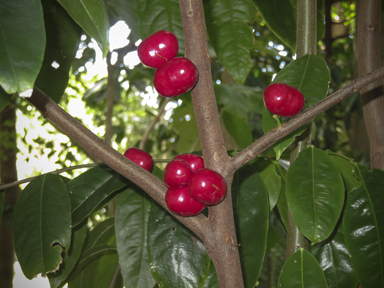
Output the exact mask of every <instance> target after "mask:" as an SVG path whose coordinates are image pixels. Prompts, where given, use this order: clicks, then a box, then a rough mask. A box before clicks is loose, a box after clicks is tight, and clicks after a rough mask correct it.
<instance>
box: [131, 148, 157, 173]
mask: <svg viewBox="0 0 384 288" xmlns="http://www.w3.org/2000/svg"><path fill="white" fill-rule="evenodd" d="M124 156H125V157H127V158H128V159H129V160H131V161H133V162H134V163H136V164H137V165H139V166H141V167H142V168H144V169H145V170H147V171H151V169H152V166H153V159H152V156H151V154H149V153H148V152H145V151H144V150H141V149H139V148H136V147H132V148H129V149H128V150H126V151H125V152H124Z"/></svg>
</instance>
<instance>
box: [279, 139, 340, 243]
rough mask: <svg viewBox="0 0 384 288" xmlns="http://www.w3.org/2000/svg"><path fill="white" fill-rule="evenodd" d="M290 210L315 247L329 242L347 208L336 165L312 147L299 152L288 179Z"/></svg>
mask: <svg viewBox="0 0 384 288" xmlns="http://www.w3.org/2000/svg"><path fill="white" fill-rule="evenodd" d="M285 181H286V182H285V195H286V198H287V202H288V208H289V211H290V212H291V214H292V218H293V220H294V221H295V224H296V225H297V226H298V227H299V229H300V231H301V233H303V235H304V236H305V237H307V238H308V239H309V240H310V241H311V242H312V244H316V243H318V242H320V241H322V240H325V239H327V238H328V237H329V236H330V235H331V233H332V231H333V230H334V228H335V226H336V223H337V221H338V219H339V217H340V213H341V210H342V208H343V205H344V193H345V188H344V183H343V179H342V177H341V173H340V170H339V168H338V167H337V165H336V164H335V162H334V161H333V160H332V158H330V156H328V155H327V153H326V152H324V151H322V150H320V149H318V148H315V147H313V146H310V147H308V148H307V149H305V150H303V151H302V152H300V154H299V156H298V157H297V159H296V160H295V162H293V163H291V166H290V167H289V170H288V172H287V176H286V178H285Z"/></svg>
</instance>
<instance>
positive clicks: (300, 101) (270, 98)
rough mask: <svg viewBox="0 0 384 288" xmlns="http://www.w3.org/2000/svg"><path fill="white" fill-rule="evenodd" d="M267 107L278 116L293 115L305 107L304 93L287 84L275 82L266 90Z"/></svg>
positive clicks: (265, 101) (265, 100)
mask: <svg viewBox="0 0 384 288" xmlns="http://www.w3.org/2000/svg"><path fill="white" fill-rule="evenodd" d="M264 103H265V107H267V109H268V110H269V111H270V112H271V113H273V114H276V115H278V116H282V117H293V116H295V115H296V114H297V113H299V112H300V111H301V109H303V107H304V104H305V99H304V96H303V94H302V93H301V92H300V91H299V90H298V89H296V88H295V87H292V86H290V85H287V84H283V83H273V84H271V85H269V86H268V87H267V88H266V89H265V90H264Z"/></svg>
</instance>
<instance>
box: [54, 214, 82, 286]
mask: <svg viewBox="0 0 384 288" xmlns="http://www.w3.org/2000/svg"><path fill="white" fill-rule="evenodd" d="M87 232H88V227H87V221H83V222H82V224H81V225H78V226H77V227H75V228H74V229H73V231H72V241H71V247H70V248H69V250H68V251H65V252H64V253H63V264H62V265H60V269H59V270H58V271H56V272H54V273H49V274H48V279H49V284H50V287H51V288H57V287H60V288H61V287H63V286H64V285H65V283H66V280H67V278H68V276H69V274H70V273H71V272H72V270H73V268H74V267H75V265H76V263H77V260H79V258H80V255H81V250H82V249H83V244H84V240H85V237H86V236H87Z"/></svg>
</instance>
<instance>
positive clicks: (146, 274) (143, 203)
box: [115, 189, 156, 288]
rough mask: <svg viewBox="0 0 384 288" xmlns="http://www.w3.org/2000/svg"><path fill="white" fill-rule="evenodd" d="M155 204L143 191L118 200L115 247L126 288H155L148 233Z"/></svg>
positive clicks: (139, 190)
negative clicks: (149, 256) (150, 262)
mask: <svg viewBox="0 0 384 288" xmlns="http://www.w3.org/2000/svg"><path fill="white" fill-rule="evenodd" d="M151 203H152V201H151V199H150V198H149V197H148V194H146V193H145V192H143V191H142V190H141V189H126V190H125V191H124V192H122V193H121V194H119V195H118V196H117V197H116V217H115V227H116V244H117V251H118V253H119V259H120V261H119V262H120V267H121V273H122V275H123V279H124V285H125V287H132V288H134V287H137V288H146V287H148V288H152V287H153V286H154V285H155V283H156V281H155V279H154V278H153V277H152V275H151V272H150V271H149V260H148V248H147V239H148V235H147V229H148V218H149V212H150V210H151V205H152V204H151Z"/></svg>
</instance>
